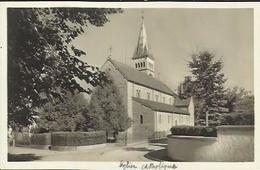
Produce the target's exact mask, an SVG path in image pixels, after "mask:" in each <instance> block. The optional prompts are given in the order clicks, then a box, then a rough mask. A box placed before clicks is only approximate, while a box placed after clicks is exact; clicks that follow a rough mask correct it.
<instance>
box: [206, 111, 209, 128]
mask: <svg viewBox="0 0 260 170" xmlns="http://www.w3.org/2000/svg"><path fill="white" fill-rule="evenodd" d="M206 126H209V111H206Z"/></svg>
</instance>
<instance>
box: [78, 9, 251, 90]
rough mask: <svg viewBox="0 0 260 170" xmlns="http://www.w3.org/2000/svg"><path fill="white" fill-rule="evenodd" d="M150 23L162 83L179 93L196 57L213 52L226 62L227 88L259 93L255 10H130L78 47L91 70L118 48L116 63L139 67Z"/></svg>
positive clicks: (91, 31) (91, 29) (81, 39)
mask: <svg viewBox="0 0 260 170" xmlns="http://www.w3.org/2000/svg"><path fill="white" fill-rule="evenodd" d="M142 10H143V11H144V22H145V26H146V32H147V36H148V42H149V44H150V47H151V51H152V53H153V55H154V57H155V60H156V61H155V73H156V77H157V78H159V79H160V80H161V81H163V82H164V83H165V84H167V85H168V86H169V87H170V88H172V89H173V90H176V89H177V86H178V84H179V83H180V82H181V81H182V80H183V78H184V76H186V75H189V74H190V72H189V69H188V66H187V62H188V61H190V56H191V54H192V53H196V52H198V51H200V50H209V51H210V52H212V53H213V54H214V55H215V56H216V59H219V58H222V60H223V62H224V68H223V72H224V74H225V76H226V78H228V80H227V82H226V84H225V85H226V87H233V86H239V87H244V88H245V89H247V90H250V91H253V59H254V57H253V10H251V9H124V12H123V13H122V14H115V15H111V16H110V17H109V18H110V22H109V23H107V24H105V26H104V27H88V30H87V32H86V33H85V34H83V35H81V36H80V37H78V38H77V39H76V40H75V41H74V42H73V44H74V45H75V46H76V47H78V48H80V49H82V50H84V51H86V52H87V57H86V58H84V60H86V61H87V62H88V63H89V64H92V65H95V66H98V67H100V66H102V64H103V63H104V62H105V60H106V59H107V57H108V55H109V48H110V47H112V57H111V58H113V59H116V60H119V61H121V62H123V63H126V64H128V65H131V66H133V63H132V61H131V58H132V56H133V53H134V50H135V47H136V44H137V39H138V34H139V31H140V27H141V21H142V20H141V15H142V12H141V11H142Z"/></svg>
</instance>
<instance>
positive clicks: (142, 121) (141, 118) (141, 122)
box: [140, 115, 144, 124]
mask: <svg viewBox="0 0 260 170" xmlns="http://www.w3.org/2000/svg"><path fill="white" fill-rule="evenodd" d="M143 123H144V118H143V115H140V124H143Z"/></svg>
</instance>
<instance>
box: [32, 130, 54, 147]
mask: <svg viewBox="0 0 260 170" xmlns="http://www.w3.org/2000/svg"><path fill="white" fill-rule="evenodd" d="M31 144H32V145H51V133H39V134H33V135H32V136H31Z"/></svg>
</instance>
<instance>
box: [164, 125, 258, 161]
mask: <svg viewBox="0 0 260 170" xmlns="http://www.w3.org/2000/svg"><path fill="white" fill-rule="evenodd" d="M167 152H168V156H169V158H171V159H172V160H177V161H187V162H193V161H196V162H251V161H254V127H253V126H219V127H217V137H216V138H215V137H201V136H174V135H170V136H168V147H167Z"/></svg>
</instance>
